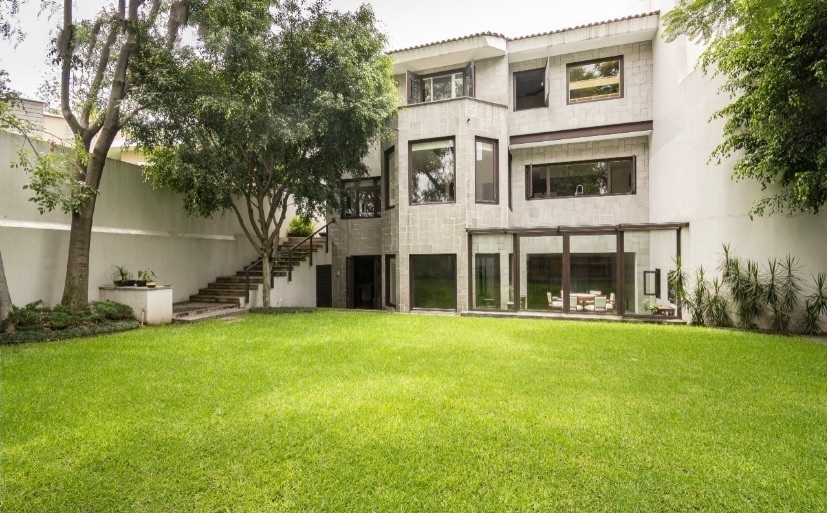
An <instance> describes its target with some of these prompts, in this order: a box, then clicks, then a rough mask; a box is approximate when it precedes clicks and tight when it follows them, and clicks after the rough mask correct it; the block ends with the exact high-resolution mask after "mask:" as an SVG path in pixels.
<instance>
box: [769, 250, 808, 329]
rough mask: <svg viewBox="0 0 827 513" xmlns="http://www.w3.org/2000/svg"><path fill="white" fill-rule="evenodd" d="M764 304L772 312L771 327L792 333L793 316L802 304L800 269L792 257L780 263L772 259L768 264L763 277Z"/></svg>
mask: <svg viewBox="0 0 827 513" xmlns="http://www.w3.org/2000/svg"><path fill="white" fill-rule="evenodd" d="M763 289H764V290H763V292H764V298H763V302H764V304H766V305H767V308H769V311H770V326H771V327H772V329H774V330H778V331H782V332H787V331H790V325H791V324H792V314H793V311H794V310H795V309H796V307H797V306H798V304H799V303H800V299H799V294H800V292H801V278H800V267H799V265H798V261H797V260H796V259H795V258H794V257H792V256H791V255H787V258H786V260H784V261H781V262H779V261H778V260H776V259H772V260H770V261H769V262H768V263H767V268H766V272H765V274H764V277H763Z"/></svg>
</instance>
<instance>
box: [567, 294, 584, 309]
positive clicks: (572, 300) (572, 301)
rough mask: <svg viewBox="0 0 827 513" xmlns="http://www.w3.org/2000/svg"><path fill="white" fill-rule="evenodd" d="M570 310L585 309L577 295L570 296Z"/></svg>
mask: <svg viewBox="0 0 827 513" xmlns="http://www.w3.org/2000/svg"><path fill="white" fill-rule="evenodd" d="M569 309H575V310H578V311H580V310H582V309H583V307H582V306H580V303H578V302H577V294H569Z"/></svg>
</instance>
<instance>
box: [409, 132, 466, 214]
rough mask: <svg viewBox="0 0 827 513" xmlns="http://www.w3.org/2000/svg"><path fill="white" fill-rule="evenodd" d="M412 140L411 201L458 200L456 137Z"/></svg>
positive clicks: (414, 202)
mask: <svg viewBox="0 0 827 513" xmlns="http://www.w3.org/2000/svg"><path fill="white" fill-rule="evenodd" d="M409 144H410V151H409V152H408V158H409V159H410V160H409V165H408V168H409V169H410V180H411V183H410V191H411V192H410V194H411V196H410V202H411V204H417V203H450V202H453V201H455V199H456V190H455V183H454V176H455V168H454V138H450V139H438V140H432V141H420V142H411V143H409Z"/></svg>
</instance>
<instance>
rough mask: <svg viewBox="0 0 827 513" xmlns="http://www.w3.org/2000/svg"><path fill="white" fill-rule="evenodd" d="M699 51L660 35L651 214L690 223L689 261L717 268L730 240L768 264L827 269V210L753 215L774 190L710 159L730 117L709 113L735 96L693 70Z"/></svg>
mask: <svg viewBox="0 0 827 513" xmlns="http://www.w3.org/2000/svg"><path fill="white" fill-rule="evenodd" d="M694 54H695V50H694V49H693V48H687V45H686V43H685V41H676V42H675V43H665V42H664V41H663V40H662V39H661V38H660V36H658V37H657V38H656V39H655V42H654V61H655V67H654V70H655V75H654V78H655V87H654V93H655V104H654V105H655V110H654V114H655V117H654V126H655V128H654V132H653V134H652V137H651V144H650V173H649V175H650V176H649V183H650V189H649V191H650V200H649V201H650V220H651V221H652V222H661V221H688V222H689V223H690V226H689V228H688V229H685V230H684V235H683V239H682V243H683V248H682V254H683V260H684V265H685V266H686V267H691V268H694V267H697V266H700V265H703V266H704V267H705V268H707V269H715V268H716V267H717V264H718V261H719V259H720V254H721V245H722V244H723V243H730V244H731V245H732V247H733V249H734V250H735V251H736V253H737V254H738V255H739V256H741V257H744V258H750V259H755V260H758V261H759V262H760V263H762V264H763V263H765V262H766V261H767V259H768V258H773V257H784V256H785V255H787V254H791V255H793V256H795V257H797V258H799V259H800V261H801V264H802V265H803V266H804V267H805V268H806V270H807V272H813V273H815V272H819V271H827V212H822V213H821V214H820V215H817V216H814V215H798V216H795V217H786V216H784V215H772V216H765V217H761V218H755V219H753V220H751V219H750V218H749V215H748V211H749V209H750V206H751V204H752V203H753V202H754V201H755V200H757V199H759V198H761V197H762V195H764V194H766V193H769V192H770V191H761V187H760V185H759V184H758V183H757V182H755V181H751V180H746V181H741V182H736V181H733V180H732V179H731V178H730V177H731V174H732V163H733V160H729V161H726V162H724V163H722V164H721V165H718V164H717V163H715V162H708V159H709V155H710V154H711V152H712V150H713V149H714V148H715V147H716V145H718V144H719V143H720V142H721V140H722V133H723V132H722V125H723V123H722V122H721V121H720V120H716V121H712V122H710V121H709V119H710V116H711V115H712V114H713V113H714V112H715V111H717V110H719V109H720V108H721V107H723V106H725V105H726V104H727V103H728V102H729V100H728V98H727V97H726V96H725V95H720V94H718V93H717V90H718V88H719V86H720V85H721V83H722V82H721V81H720V79H712V78H711V77H710V76H705V75H704V74H703V72H702V71H700V70H696V71H693V72H691V73H689V74H688V75H687V74H686V66H687V62H688V61H687V59H689V60H690V61H691V59H692V56H693V55H694Z"/></svg>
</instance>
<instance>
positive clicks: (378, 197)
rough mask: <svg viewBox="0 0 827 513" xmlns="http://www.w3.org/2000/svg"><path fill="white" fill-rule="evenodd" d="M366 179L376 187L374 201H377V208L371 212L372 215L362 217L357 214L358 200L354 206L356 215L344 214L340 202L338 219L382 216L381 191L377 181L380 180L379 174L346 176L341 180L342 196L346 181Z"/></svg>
mask: <svg viewBox="0 0 827 513" xmlns="http://www.w3.org/2000/svg"><path fill="white" fill-rule="evenodd" d="M366 180H370V181H372V182H373V187H374V188H375V189H377V192H376V201H378V202H379V205H378V208H377V209H376V211H375V212H374V213H373V215H372V216H370V217H362V216H360V215H359V204H358V201H357V204H356V207H355V208H356V215H355V216H346V215H345V210H344V204H342V205H341V208H340V209H339V216H340V217H339V218H340V219H343V220H349V219H376V218H378V217H382V191H381V188H380V184H379V182H380V181H381V177H379V176H365V177H363V178H346V179H343V180H342V196H344V194H345V190H346V189H347V184H348V183H351V182H363V181H366Z"/></svg>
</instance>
